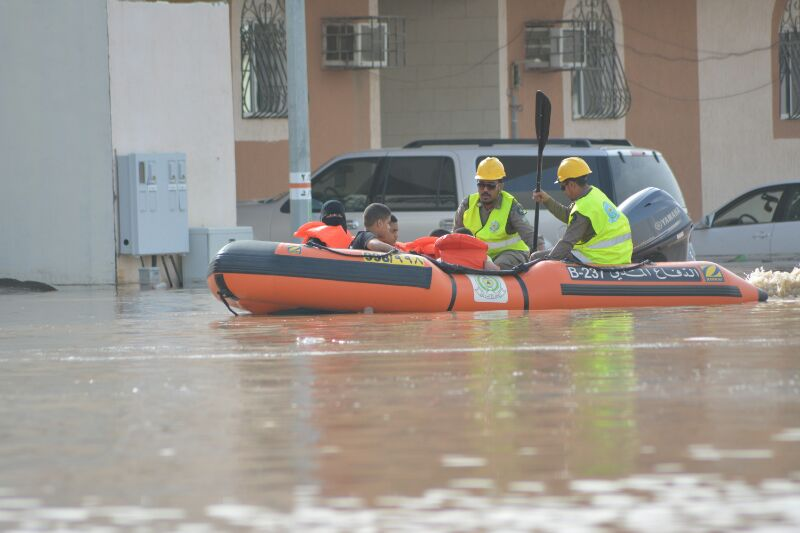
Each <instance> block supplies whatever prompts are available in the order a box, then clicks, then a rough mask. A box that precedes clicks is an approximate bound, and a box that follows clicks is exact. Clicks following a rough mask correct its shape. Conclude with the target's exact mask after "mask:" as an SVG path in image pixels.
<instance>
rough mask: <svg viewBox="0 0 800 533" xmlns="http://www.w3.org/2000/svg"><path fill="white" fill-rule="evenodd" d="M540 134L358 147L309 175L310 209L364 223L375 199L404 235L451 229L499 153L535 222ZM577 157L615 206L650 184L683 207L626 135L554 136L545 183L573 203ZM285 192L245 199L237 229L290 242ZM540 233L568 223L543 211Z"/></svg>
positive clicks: (669, 177) (654, 159)
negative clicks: (564, 173) (566, 164)
mask: <svg viewBox="0 0 800 533" xmlns="http://www.w3.org/2000/svg"><path fill="white" fill-rule="evenodd" d="M536 154H537V145H536V140H535V139H513V140H512V139H461V140H432V141H415V142H412V143H409V144H407V145H406V146H404V147H402V148H393V149H383V150H369V151H364V152H353V153H347V154H343V155H341V156H338V157H335V158H333V159H331V160H330V161H328V162H327V163H325V164H324V165H322V166H321V167H320V168H319V169H318V170H317V171H316V172H314V173H313V175H312V178H311V197H312V204H313V205H312V210H313V212H314V213H315V216H316V213H319V210H320V207H321V206H322V204H323V203H324V202H325V201H327V200H330V199H334V198H335V199H338V200H340V201H342V203H343V204H344V206H345V209H346V211H347V219H348V226H349V227H350V228H351V230H353V231H356V230H359V229H363V228H362V212H363V210H364V208H365V207H366V206H367V205H369V204H370V203H372V202H382V203H384V204H386V205H388V206H389V207H390V208H391V209H392V211H393V212H394V213H395V214H396V215H397V217H398V219H399V220H400V239H401V240H405V241H408V240H413V239H414V238H416V237H419V236H422V235H427V234H428V233H430V231H431V230H433V229H436V228H444V229H448V230H449V229H452V227H453V216H454V214H455V211H456V208H457V207H458V205H459V202H460V201H461V200H462V199H463V198H464V197H466V196H468V195H469V194H471V193H473V192H476V187H475V169H476V167H477V165H478V163H479V162H480V161H481V160H482V159H483V158H485V157H488V156H496V157H498V158H500V160H501V161H502V162H503V165H504V166H505V169H506V179H505V190H506V191H508V192H510V193H511V194H513V195H514V196H515V197H516V198H517V200H519V202H520V203H521V204H522V205H523V206H524V207H525V208H527V209H528V218H529V219H530V221H531V224H533V218H534V214H533V207H534V202H533V200H532V199H531V192H532V191H533V189H534V188H535V186H536ZM569 156H580V157H582V158H583V159H585V160H586V162H587V163H588V164H589V166H590V167H591V168H592V171H593V172H592V174H591V175H590V178H589V183H590V184H592V185H595V186H597V187H599V188H600V189H601V190H602V191H603V192H605V193H606V195H608V197H609V198H611V200H612V201H614V202H615V203H616V204H617V205H619V204H620V203H621V202H622V201H623V200H625V199H626V198H628V197H629V196H630V195H632V194H634V193H636V192H637V191H639V190H641V189H644V188H646V187H657V188H659V189H662V190H664V191H666V192H668V193H669V194H670V195H671V196H672V197H673V198H674V199H675V200H676V201H677V203H678V204H679V205H680V206H681V207H682V208H683V209H684V211H685V209H686V203H685V201H684V199H683V194H682V193H681V190H680V187H679V186H678V183H677V181H676V180H675V176H674V175H673V174H672V170H670V168H669V165H668V164H667V162H666V161H665V159H664V156H663V155H661V153H659V152H658V151H655V150H651V149H646V148H637V147H634V146H632V145H631V143H630V142H629V141H627V140H624V139H621V140H614V139H599V140H598V139H550V141H549V142H548V145H547V147H546V148H545V152H544V157H543V161H542V167H543V170H542V188H543V189H544V190H545V191H547V192H548V193H549V194H550V195H551V196H553V197H554V198H556V199H557V200H559V201H560V202H561V203H563V204H567V203H569V201H568V200H567V198H566V196H565V195H564V193H563V192H562V191H561V190H560V188H559V187H558V185H555V184H554V181H555V179H556V171H557V169H558V165H559V163H560V162H561V160H562V159H563V158H565V157H569ZM289 205H290V203H289V196H288V193H283V194H280V195H278V196H276V197H274V198H270V199H267V200H261V201H250V202H240V203H239V204H238V206H237V215H238V223H239V225H240V226H252V227H253V233H254V237H255V238H256V239H260V240H271V241H286V240H288V239H290V238H291V235H292V232H293V230H294V229H295V228H291V227H290V223H291V216H290V214H289ZM539 227H540V230H539V233H540V234H541V235H543V236H544V238H545V241H546V242H547V243H548V244H554V243H555V242H557V241H558V239H559V238H560V237H561V236H562V235H563V233H564V230H565V229H566V225H565V224H564V223H563V222H561V221H559V220H557V219H556V218H555V217H553V216H552V215H550V213H549V212H548V211H547V209H544V208H542V209H541V210H540V215H539Z"/></svg>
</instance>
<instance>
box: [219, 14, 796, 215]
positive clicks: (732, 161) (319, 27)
mask: <svg viewBox="0 0 800 533" xmlns="http://www.w3.org/2000/svg"><path fill="white" fill-rule="evenodd" d="M248 1H251V0H248ZM255 1H256V2H262V3H273V4H279V3H280V2H275V0H255ZM242 2H243V0H236V1H234V2H232V4H231V5H232V8H231V10H232V16H231V24H232V39H233V41H232V42H235V41H236V40H237V35H238V29H237V28H238V25H239V19H240V17H239V14H240V12H238V11H237V8H238V6H239V5H240V4H241V3H242ZM797 4H798V2H797V0H730V1H729V0H674V1H670V2H661V1H658V0H540V1H537V2H530V1H527V0H496V1H495V0H378V1H377V2H375V1H372V2H366V1H356V0H353V1H349V2H335V3H334V2H326V1H324V0H308V1H307V2H306V9H307V21H308V23H307V32H308V58H309V63H308V65H309V94H310V101H311V115H310V116H311V124H310V128H311V136H312V142H311V153H312V166H313V167H316V166H318V165H319V164H321V163H322V162H324V161H325V160H327V159H328V158H329V157H331V156H332V155H335V154H337V153H341V152H344V151H351V150H360V149H366V148H371V147H372V148H374V147H377V146H401V145H403V144H405V143H407V142H409V141H411V140H414V139H420V138H475V137H500V138H505V137H513V136H517V137H528V138H530V137H535V132H534V127H533V115H534V113H533V112H534V105H533V102H534V95H535V92H536V91H537V90H542V91H544V92H545V93H546V94H548V96H549V97H550V99H551V101H552V103H553V114H552V125H551V133H550V134H551V137H556V136H559V137H588V138H627V139H629V140H630V141H631V142H632V143H634V144H635V145H637V146H643V147H648V148H653V149H657V150H659V151H661V152H662V153H664V155H665V157H666V158H667V160H668V161H669V163H670V165H671V167H672V169H673V171H674V173H675V175H676V177H677V178H678V181H679V183H680V185H681V188H682V189H683V192H684V196H685V197H686V201H687V206H688V208H689V211H690V215H691V216H692V218H694V219H695V220H697V219H699V218H700V216H701V215H702V214H703V213H704V212H706V211H708V210H710V209H713V208H716V207H718V206H719V205H721V204H722V203H724V202H725V201H727V200H729V199H731V198H733V197H734V196H735V195H737V194H738V193H740V192H742V191H744V190H746V189H748V188H750V187H753V186H756V185H758V184H762V183H767V182H769V181H778V180H785V179H789V178H792V177H794V178H797V177H799V176H800V171H798V167H800V156H799V155H798V154H800V133H799V131H800V120H797V118H796V116H794V117H793V116H790V115H788V114H787V113H786V112H785V111H784V112H783V113H782V111H781V109H782V107H781V105H782V104H781V94H784V96H785V94H790V95H794V98H795V99H797V100H800V97H798V96H797V95H798V84H797V81H796V80H797V79H798V78H800V76H798V75H795V77H794V78H793V80H789V81H788V82H787V80H786V79H785V77H784V78H781V74H780V69H781V67H780V64H779V56H780V50H779V49H780V42H781V35H787V34H789V35H792V34H791V31H797V24H798V22H797V18H798V14H797V13H798V11H800V9H798V6H797ZM330 16H350V17H357V16H377V17H384V16H387V17H391V16H394V17H400V18H402V20H403V22H404V43H403V56H404V57H403V61H402V62H401V64H399V65H396V66H395V67H394V68H377V69H373V70H367V71H365V70H361V69H353V70H347V69H331V68H329V67H326V65H325V64H324V62H322V61H321V58H322V57H323V52H324V50H323V43H321V42H319V40H318V39H317V38H318V36H319V35H321V34H322V33H323V26H324V20H325V17H330ZM548 26H550V27H553V28H555V31H557V32H560V33H558V35H561V36H562V41H565V38H564V37H563V36H564V35H568V34H570V33H569V31H570V30H575V29H580V28H589V30H588V31H587V32H586V33H585V34H584V35H583V36H582V39H584V40H583V41H581V43H578V44H577V46H585V54H583V55H582V58H581V62H578V63H576V62H575V61H574V59H575V58H574V57H572V58H571V61H566V62H564V64H562V65H561V66H560V67H559V68H541V65H538V66H537V65H535V64H534V63H535V61H532V60H531V59H530V57H528V56H530V55H531V53H532V51H531V49H532V48H534V47H535V46H536V44H537V43H536V42H535V41H533V42H532V38H531V36H532V33H530V29H529V28H531V27H538V28H539V31H546V30H542V28H546V27H548ZM787 32H788V33H787ZM533 34H535V31H534V32H533ZM540 35H541V33H540ZM550 35H553V34H552V33H551V34H550ZM572 35H574V33H573V34H572ZM784 41H786V39H784ZM539 44H541V43H539ZM565 45H566V46H567V47H568V48H569V46H575V45H576V43H575V42H574V41H573V42H571V43H570V42H565ZM232 50H234V56H233V59H232V62H233V64H234V65H236V64H237V62H238V63H241V57H240V56H239V55H237V52H236V50H235V46H232ZM565 53H568V52H565ZM533 54H534V55H535V50H534V51H533ZM790 67H791V68H792V69H794V71H795V72H796V71H797V70H798V69H800V67H799V66H798V65H790ZM239 81H240V77H239V73H238V72H236V68H234V84H236V83H238V82H239ZM367 86H368V87H369V90H365V89H364V87H367ZM782 88H783V89H782ZM781 90H783V93H781ZM234 92H235V93H238V92H240V91H236V90H235V91H234ZM785 99H786V98H784V100H785ZM376 100H377V101H376ZM792 105H794V106H795V108H796V107H797V105H798V104H797V103H796V102H795V103H793V104H792ZM784 107H785V106H784ZM234 113H235V114H236V115H237V117H236V120H237V130H236V136H237V138H236V146H237V177H238V184H239V187H238V194H237V197H238V199H239V200H252V199H257V198H263V197H265V196H269V195H271V194H274V193H277V192H280V191H284V190H286V188H287V187H286V181H287V178H286V176H287V175H288V170H287V168H286V165H287V163H286V161H287V157H288V156H287V155H286V154H287V150H286V148H285V145H284V144H281V143H285V142H286V141H285V139H286V138H287V137H288V135H287V132H286V126H285V119H270V118H260V119H248V118H242V116H241V114H240V113H239V111H238V107H237V105H235V109H234ZM337 130H338V131H337ZM378 131H379V135H378ZM359 132H361V134H360V135H359ZM367 132H368V133H367ZM276 166H277V168H276ZM273 168H276V171H271V170H269V171H268V170H267V169H273Z"/></svg>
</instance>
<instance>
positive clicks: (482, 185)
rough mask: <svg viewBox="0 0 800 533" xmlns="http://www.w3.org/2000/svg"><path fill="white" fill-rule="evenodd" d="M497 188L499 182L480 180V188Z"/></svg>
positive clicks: (491, 189)
mask: <svg viewBox="0 0 800 533" xmlns="http://www.w3.org/2000/svg"><path fill="white" fill-rule="evenodd" d="M496 188H497V183H495V182H492V181H489V182H486V181H479V182H478V189H487V190H490V191H493V190H495V189H496Z"/></svg>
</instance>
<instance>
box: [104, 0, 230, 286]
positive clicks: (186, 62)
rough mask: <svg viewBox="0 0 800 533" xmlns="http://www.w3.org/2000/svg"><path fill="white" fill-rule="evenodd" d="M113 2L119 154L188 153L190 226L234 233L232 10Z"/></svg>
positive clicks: (124, 276)
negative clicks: (230, 11) (216, 227)
mask: <svg viewBox="0 0 800 533" xmlns="http://www.w3.org/2000/svg"><path fill="white" fill-rule="evenodd" d="M107 1H108V34H109V46H110V51H109V58H110V68H111V75H110V76H111V117H112V142H113V146H114V150H115V151H116V153H117V154H126V153H131V152H184V153H185V154H186V166H187V189H188V207H189V213H188V214H189V225H190V226H205V227H212V226H223V227H230V226H235V225H236V175H235V155H234V119H233V113H232V109H231V102H233V93H232V88H231V78H230V72H231V46H230V34H229V32H230V29H229V18H230V14H229V7H228V4H227V3H224V2H218V3H206V2H198V3H190V4H185V3H181V4H169V3H164V2H158V3H149V2H147V3H145V2H122V1H120V0H107ZM136 267H138V261H133V260H132V258H130V257H121V258H120V269H119V276H120V279H119V281H121V282H125V281H136V279H137V278H136V277H135V275H136V270H135V269H136Z"/></svg>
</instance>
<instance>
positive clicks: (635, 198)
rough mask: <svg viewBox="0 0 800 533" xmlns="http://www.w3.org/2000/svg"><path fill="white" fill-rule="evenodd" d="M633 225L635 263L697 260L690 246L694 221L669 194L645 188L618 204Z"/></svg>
mask: <svg viewBox="0 0 800 533" xmlns="http://www.w3.org/2000/svg"><path fill="white" fill-rule="evenodd" d="M619 210H620V211H622V212H623V213H625V216H626V217H628V221H629V222H630V224H631V238H632V240H633V262H634V263H638V262H640V261H644V260H645V259H649V260H651V261H687V260H694V257H693V256H694V254H692V253H691V249H690V246H689V234H690V233H691V231H692V221H691V219H689V215H687V214H686V211H684V209H683V207H681V206H680V204H678V202H676V201H675V199H674V198H673V197H672V196H670V195H669V194H668V193H666V192H664V191H662V190H661V189H656V188H655V187H648V188H646V189H642V190H641V191H639V192H637V193H636V194H634V195H632V196H630V197H628V199H626V200H625V201H624V202H622V203H621V204H620V205H619Z"/></svg>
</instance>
